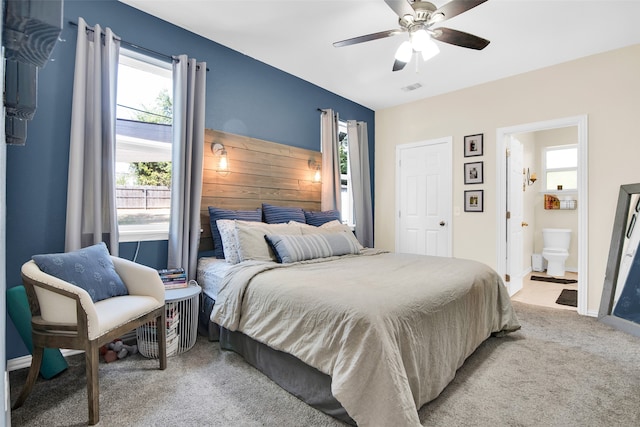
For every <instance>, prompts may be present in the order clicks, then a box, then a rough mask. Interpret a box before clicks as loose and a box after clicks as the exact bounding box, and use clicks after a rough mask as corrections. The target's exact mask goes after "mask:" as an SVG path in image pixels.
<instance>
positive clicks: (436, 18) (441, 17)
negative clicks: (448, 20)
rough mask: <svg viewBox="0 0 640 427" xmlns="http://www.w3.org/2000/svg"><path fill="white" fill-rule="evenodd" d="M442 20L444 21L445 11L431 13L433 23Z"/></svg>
mask: <svg viewBox="0 0 640 427" xmlns="http://www.w3.org/2000/svg"><path fill="white" fill-rule="evenodd" d="M440 21H444V13H442V12H438V13H434V14H433V15H431V19H430V22H431V23H433V24H436V23H438V22H440Z"/></svg>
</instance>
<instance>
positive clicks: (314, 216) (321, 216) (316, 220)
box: [304, 210, 342, 227]
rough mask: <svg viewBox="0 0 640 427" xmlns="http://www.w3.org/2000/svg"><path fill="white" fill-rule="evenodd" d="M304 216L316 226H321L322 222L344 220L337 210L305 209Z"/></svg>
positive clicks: (308, 222)
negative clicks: (311, 210) (310, 210)
mask: <svg viewBox="0 0 640 427" xmlns="http://www.w3.org/2000/svg"><path fill="white" fill-rule="evenodd" d="M304 218H305V220H306V222H307V224H309V225H313V226H314V227H320V226H321V225H322V224H325V223H327V222H331V221H335V220H338V221H342V219H341V218H340V212H339V211H337V210H330V211H322V212H309V211H304Z"/></svg>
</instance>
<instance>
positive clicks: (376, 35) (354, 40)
mask: <svg viewBox="0 0 640 427" xmlns="http://www.w3.org/2000/svg"><path fill="white" fill-rule="evenodd" d="M403 32H404V30H400V29H398V30H387V31H380V32H379V33H373V34H367V35H366V36H360V37H354V38H352V39H346V40H342V41H339V42H335V43H334V44H333V46H334V47H342V46H349V45H352V44H357V43H364V42H368V41H371V40H378V39H383V38H385V37H391V36H395V35H396V34H400V33H403Z"/></svg>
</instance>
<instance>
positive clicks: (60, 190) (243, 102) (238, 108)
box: [6, 0, 375, 359]
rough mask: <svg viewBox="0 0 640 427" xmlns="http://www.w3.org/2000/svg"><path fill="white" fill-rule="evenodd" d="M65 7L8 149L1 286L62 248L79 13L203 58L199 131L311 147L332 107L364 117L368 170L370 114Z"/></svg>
mask: <svg viewBox="0 0 640 427" xmlns="http://www.w3.org/2000/svg"><path fill="white" fill-rule="evenodd" d="M64 7H65V10H64V30H63V32H62V34H61V36H60V38H61V39H62V40H63V41H60V42H58V43H57V44H56V47H55V48H54V50H53V53H52V56H51V59H52V60H51V61H50V62H49V63H48V64H47V65H46V66H45V67H44V68H43V69H41V70H40V73H39V82H38V107H37V110H36V114H35V117H34V119H33V121H32V122H30V123H29V127H28V134H27V143H26V145H25V146H22V147H19V146H8V148H7V180H6V182H7V271H6V275H7V287H13V286H17V285H20V284H21V279H20V267H21V266H22V264H23V263H24V262H26V261H28V260H29V259H30V258H31V256H32V255H34V254H38V253H52V252H62V251H64V229H65V221H66V220H65V216H66V193H67V172H68V156H69V133H70V123H71V97H72V88H73V72H74V62H75V43H76V33H77V27H75V26H72V25H70V24H69V21H73V22H76V23H77V22H78V17H83V18H84V19H85V21H87V23H88V24H89V25H95V24H99V25H101V26H102V27H110V28H111V29H112V30H113V31H114V32H115V33H116V34H117V35H118V36H120V37H121V38H122V39H123V40H125V41H127V42H131V43H134V44H136V45H139V46H143V47H145V48H147V49H151V50H154V51H157V52H162V53H165V54H167V55H178V54H187V55H189V56H191V57H195V58H196V59H198V60H199V61H206V62H207V67H208V69H209V72H208V74H207V109H206V122H205V123H206V127H207V128H210V129H216V130H222V131H226V132H231V133H236V134H239V135H244V136H248V137H252V138H258V139H263V140H267V141H273V142H278V143H281V144H287V145H291V146H296V147H302V148H307V149H312V150H320V116H319V112H318V111H317V109H318V108H332V109H334V110H335V111H337V112H338V113H339V115H340V118H342V119H345V120H361V121H365V122H367V124H368V131H369V151H370V156H371V159H370V160H371V165H372V168H373V165H374V157H373V156H374V145H373V141H374V127H375V123H374V112H373V111H372V110H370V109H368V108H365V107H363V106H362V105H359V104H357V103H354V102H352V101H349V100H348V99H345V98H343V97H340V96H338V95H336V94H334V93H331V92H329V91H326V90H324V89H322V88H320V87H318V86H315V85H313V84H311V83H309V82H306V81H304V80H301V79H299V78H297V77H294V76H292V75H290V74H287V73H284V72H282V71H280V70H277V69H275V68H273V67H271V66H269V65H266V64H264V63H262V62H259V61H256V60H254V59H252V58H250V57H248V56H246V55H243V54H241V53H239V52H236V51H233V50H231V49H228V48H226V47H224V46H222V45H220V44H217V43H214V42H212V41H210V40H208V39H205V38H202V37H200V36H197V35H195V34H193V33H191V32H189V31H186V30H183V29H181V28H178V27H176V26H173V25H171V24H169V23H167V22H165V21H163V20H160V19H157V18H155V17H152V16H150V15H147V14H145V13H143V12H140V11H138V10H137V9H134V8H131V7H129V6H127V5H124V4H122V3H119V2H118V1H116V0H104V1H102V0H98V1H87V0H82V1H79V0H67V1H65V3H64ZM338 66H340V64H336V67H338ZM372 177H373V171H372ZM372 182H373V179H372ZM135 252H136V243H126V244H121V246H120V256H122V257H124V258H129V259H131V258H133V255H134V253H135ZM166 258H167V242H166V241H157V242H142V243H141V244H140V248H139V250H138V257H137V261H138V262H140V263H142V264H146V265H149V266H152V267H154V268H162V267H165V266H166ZM6 339H7V359H12V358H15V357H19V356H23V355H25V354H28V352H27V349H26V347H25V346H24V345H23V343H22V340H21V339H20V337H19V335H18V333H17V331H16V330H15V327H14V326H13V324H12V323H11V321H10V320H9V321H8V322H7V338H6Z"/></svg>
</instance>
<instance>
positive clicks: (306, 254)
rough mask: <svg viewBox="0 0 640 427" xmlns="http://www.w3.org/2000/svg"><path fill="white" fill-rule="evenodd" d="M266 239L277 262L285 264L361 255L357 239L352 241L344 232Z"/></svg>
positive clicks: (279, 236)
mask: <svg viewBox="0 0 640 427" xmlns="http://www.w3.org/2000/svg"><path fill="white" fill-rule="evenodd" d="M264 238H265V239H266V240H267V243H269V246H271V249H273V252H274V253H275V255H276V259H277V261H278V262H280V263H284V264H287V263H291V262H297V261H305V260H308V259H316V258H327V257H332V256H339V255H347V254H359V253H360V248H358V246H357V245H356V244H355V242H354V240H355V239H350V238H349V237H348V236H347V235H346V233H342V232H338V233H331V234H307V235H302V236H298V235H273V234H271V235H270V234H267V235H265V236H264Z"/></svg>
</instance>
